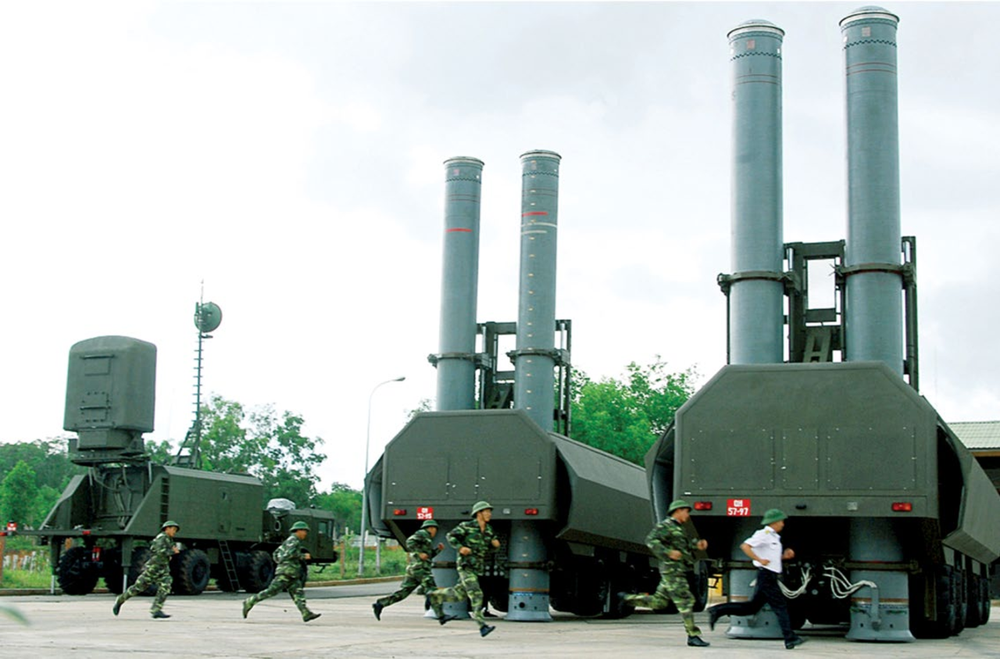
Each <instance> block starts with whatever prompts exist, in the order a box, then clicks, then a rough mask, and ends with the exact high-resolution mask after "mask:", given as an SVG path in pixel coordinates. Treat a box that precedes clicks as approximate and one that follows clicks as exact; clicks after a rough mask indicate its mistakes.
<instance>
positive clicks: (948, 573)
mask: <svg viewBox="0 0 1000 659" xmlns="http://www.w3.org/2000/svg"><path fill="white" fill-rule="evenodd" d="M916 584H917V587H916V588H915V589H913V590H912V593H913V595H914V597H911V604H910V613H911V615H912V614H914V613H915V614H916V615H915V616H914V617H912V618H911V619H910V631H911V632H913V635H914V636H916V637H917V638H948V637H949V636H951V635H952V634H953V633H954V631H953V630H954V629H955V625H956V622H955V618H956V616H957V613H958V607H957V606H956V603H955V600H954V597H953V593H954V590H955V588H954V585H953V579H952V569H951V567H948V566H945V567H944V568H943V569H941V570H940V571H936V572H929V573H927V574H925V576H923V578H921V579H919V580H917V581H916ZM927 591H933V597H934V603H935V606H934V614H935V619H934V620H930V619H928V618H927V617H926V616H925V615H924V613H923V612H924V610H925V606H924V600H925V593H926V594H931V593H928V592H927Z"/></svg>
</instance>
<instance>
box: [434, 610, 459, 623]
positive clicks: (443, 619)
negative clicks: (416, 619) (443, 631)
mask: <svg viewBox="0 0 1000 659" xmlns="http://www.w3.org/2000/svg"><path fill="white" fill-rule="evenodd" d="M452 620H458V616H446V615H445V614H443V613H442V614H441V615H439V616H438V622H439V623H440V624H442V625H443V624H445V623H446V622H451V621H452Z"/></svg>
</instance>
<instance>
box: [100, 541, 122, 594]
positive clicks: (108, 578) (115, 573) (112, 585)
mask: <svg viewBox="0 0 1000 659" xmlns="http://www.w3.org/2000/svg"><path fill="white" fill-rule="evenodd" d="M101 562H102V563H103V565H102V567H101V577H103V578H104V586H105V587H106V588H107V589H108V590H109V591H111V592H112V593H114V594H115V595H121V594H122V550H121V549H119V548H118V547H112V548H111V549H105V550H104V551H103V552H102V560H101Z"/></svg>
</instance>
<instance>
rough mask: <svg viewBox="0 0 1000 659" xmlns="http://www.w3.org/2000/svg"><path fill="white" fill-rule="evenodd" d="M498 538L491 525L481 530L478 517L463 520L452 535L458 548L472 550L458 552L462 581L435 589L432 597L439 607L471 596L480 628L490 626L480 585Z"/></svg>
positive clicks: (451, 539) (471, 604) (472, 607)
mask: <svg viewBox="0 0 1000 659" xmlns="http://www.w3.org/2000/svg"><path fill="white" fill-rule="evenodd" d="M494 539H496V534H495V533H494V532H493V528H492V527H491V526H490V525H489V524H487V525H486V528H485V529H484V530H482V531H480V530H479V522H477V521H476V520H474V519H473V520H469V521H468V522H462V523H461V524H459V525H458V526H456V527H455V528H454V529H453V530H452V531H451V533H449V534H448V544H450V545H451V546H452V547H454V548H455V550H456V551H458V549H460V548H461V547H468V548H469V549H471V550H472V552H471V553H470V554H469V555H468V556H462V554H458V584H457V585H455V586H453V587H451V588H438V589H437V590H434V591H433V592H431V594H430V600H431V604H432V605H433V606H435V607H439V606H441V604H444V603H445V602H463V601H465V600H466V599H468V600H469V603H470V607H471V608H470V613H471V614H472V617H473V618H474V619H475V620H476V622H478V623H479V626H480V627H485V626H486V619H485V618H484V617H483V590H482V588H480V587H479V577H480V576H482V574H483V572H485V571H486V553H487V552H493V551H495V548H494V547H493V540H494Z"/></svg>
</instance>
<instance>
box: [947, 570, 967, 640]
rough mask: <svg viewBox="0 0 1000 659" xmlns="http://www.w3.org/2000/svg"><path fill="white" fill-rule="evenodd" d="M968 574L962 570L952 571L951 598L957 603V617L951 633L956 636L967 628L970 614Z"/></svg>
mask: <svg viewBox="0 0 1000 659" xmlns="http://www.w3.org/2000/svg"><path fill="white" fill-rule="evenodd" d="M966 578H967V577H966V574H965V572H963V571H962V570H952V571H951V598H952V601H953V602H954V603H955V619H954V622H953V623H952V626H951V633H952V634H953V635H955V636H957V635H958V634H961V633H962V630H963V629H965V618H966V617H967V615H968V610H969V606H968V604H969V603H968V601H967V600H966V590H965V580H966Z"/></svg>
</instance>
